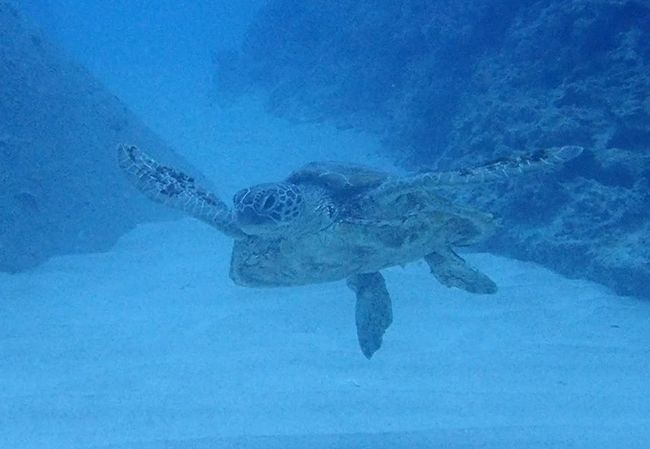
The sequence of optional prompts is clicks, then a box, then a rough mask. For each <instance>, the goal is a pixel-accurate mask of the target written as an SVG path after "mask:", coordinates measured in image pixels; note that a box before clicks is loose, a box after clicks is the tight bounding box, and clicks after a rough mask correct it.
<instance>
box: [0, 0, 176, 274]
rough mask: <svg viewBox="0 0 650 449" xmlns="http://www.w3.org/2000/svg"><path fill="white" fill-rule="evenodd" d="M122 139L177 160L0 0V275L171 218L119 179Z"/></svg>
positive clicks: (102, 246)
mask: <svg viewBox="0 0 650 449" xmlns="http://www.w3.org/2000/svg"><path fill="white" fill-rule="evenodd" d="M122 141H127V142H133V143H137V144H139V145H142V146H143V147H146V148H150V149H151V150H153V151H155V152H158V153H159V155H160V156H161V157H163V158H164V159H166V160H169V161H170V162H173V163H178V164H181V165H183V164H184V163H183V161H181V160H179V158H178V157H177V156H175V155H174V154H173V153H172V152H171V150H169V148H167V147H166V146H165V145H164V144H163V143H162V142H161V141H160V139H158V138H157V137H156V136H155V135H154V134H153V133H152V132H151V131H149V130H148V129H146V127H145V126H144V125H143V124H141V123H140V122H139V121H138V120H137V119H136V118H135V117H134V116H133V115H132V114H131V113H129V111H127V109H126V107H125V106H124V105H123V104H122V103H121V102H120V101H119V100H118V99H117V98H115V97H114V96H112V95H111V94H110V93H108V92H107V91H106V90H104V88H103V87H102V86H101V85H100V84H99V83H98V82H97V81H96V80H95V79H93V77H92V76H90V75H89V74H88V73H87V72H86V71H85V70H83V69H82V68H80V67H78V66H76V65H75V64H73V63H71V62H69V61H67V60H66V58H65V57H63V56H62V55H61V54H60V52H59V51H58V50H57V49H55V48H53V47H52V46H51V45H49V44H48V43H47V41H46V40H45V39H44V38H43V37H42V36H41V35H39V34H38V33H36V32H34V31H32V30H30V29H29V26H27V25H25V24H24V23H23V22H22V20H21V18H20V17H19V15H18V13H17V12H16V11H15V10H14V9H13V8H12V7H11V6H10V5H8V4H7V3H4V2H0V185H1V186H2V189H1V190H0V271H9V272H13V271H18V270H22V269H26V268H29V267H33V266H34V265H36V264H38V263H40V262H42V261H43V260H45V259H47V258H48V257H50V256H53V255H56V254H65V253H75V252H88V251H98V250H104V249H107V248H109V247H110V246H111V245H112V244H113V243H114V242H115V240H116V239H117V238H118V237H119V236H120V235H122V234H123V233H124V232H125V231H127V230H128V229H130V228H132V227H134V226H135V224H137V223H139V222H142V221H147V220H154V219H161V218H171V217H172V216H173V215H171V214H170V213H168V212H167V211H165V210H164V209H163V208H158V207H156V206H155V205H152V204H150V203H149V202H148V201H146V200H144V199H143V198H141V195H139V194H138V193H137V192H135V191H134V189H132V188H131V187H130V186H128V185H127V184H126V182H125V180H124V179H123V176H121V174H120V173H119V172H118V169H117V161H116V153H115V147H116V145H117V144H118V143H119V142H122Z"/></svg>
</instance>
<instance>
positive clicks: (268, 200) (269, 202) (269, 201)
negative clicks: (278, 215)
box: [262, 194, 276, 210]
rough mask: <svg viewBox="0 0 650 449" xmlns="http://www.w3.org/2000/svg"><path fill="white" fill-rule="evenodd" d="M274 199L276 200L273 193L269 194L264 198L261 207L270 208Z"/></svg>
mask: <svg viewBox="0 0 650 449" xmlns="http://www.w3.org/2000/svg"><path fill="white" fill-rule="evenodd" d="M275 201H276V198H275V195H274V194H271V195H269V196H268V197H267V198H266V200H264V204H262V209H264V210H269V209H271V208H272V207H273V206H274V205H275Z"/></svg>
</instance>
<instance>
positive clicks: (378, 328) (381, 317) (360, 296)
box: [347, 272, 393, 359]
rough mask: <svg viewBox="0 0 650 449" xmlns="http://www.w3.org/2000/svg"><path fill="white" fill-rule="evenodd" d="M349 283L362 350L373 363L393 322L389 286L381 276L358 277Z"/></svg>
mask: <svg viewBox="0 0 650 449" xmlns="http://www.w3.org/2000/svg"><path fill="white" fill-rule="evenodd" d="M347 282H348V287H350V288H351V289H352V290H353V291H354V292H355V293H356V295H357V304H356V313H355V317H356V322H357V337H358V339H359V346H361V352H363V355H365V356H366V358H368V359H370V358H371V357H372V355H373V354H374V353H375V351H377V350H378V349H379V348H380V347H381V342H382V338H383V336H384V332H386V329H388V327H389V326H390V324H391V323H392V322H393V306H392V304H391V300H390V296H389V295H388V290H386V282H385V281H384V277H383V276H382V275H381V273H379V272H375V273H365V274H355V275H353V276H350V277H349V278H348V281H347Z"/></svg>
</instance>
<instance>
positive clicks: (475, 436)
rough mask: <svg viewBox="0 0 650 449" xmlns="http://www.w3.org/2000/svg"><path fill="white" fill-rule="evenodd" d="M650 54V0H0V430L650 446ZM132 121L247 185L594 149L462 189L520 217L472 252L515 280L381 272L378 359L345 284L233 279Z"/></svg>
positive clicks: (189, 438) (62, 438) (146, 441)
mask: <svg viewBox="0 0 650 449" xmlns="http://www.w3.org/2000/svg"><path fill="white" fill-rule="evenodd" d="M649 66H650V5H647V4H646V3H645V2H642V1H629V0H599V1H581V0H573V1H558V0H536V1H533V0H530V1H517V2H515V1H505V0H504V1H495V0H491V1H488V0H472V1H467V2H455V1H451V0H440V1H433V2H431V1H418V0H401V1H380V2H366V1H351V0H350V1H348V0H337V1H308V2H302V1H295V0H269V1H264V0H242V1H236V2H221V1H216V2H215V1H207V0H198V1H193V2H189V1H180V2H179V1H176V2H174V1H168V0H163V1H153V0H131V1H127V0H118V1H111V2H104V1H96V0H92V1H83V2H82V1H73V0H56V1H55V0H21V1H20V2H0V182H2V183H3V185H4V189H3V190H2V192H0V211H1V214H2V215H0V447H8V448H9V447H11V448H39V449H42V448H50V447H51V448H202V447H233V448H234V447H238V448H275V447H277V448H299V447H300V448H302V447H311V448H321V447H322V448H325V447H328V448H329V447H336V448H364V447H368V448H370V447H372V448H401V447H410V448H411V447H459V448H479V447H480V448H500V449H501V448H509V447H512V448H521V447H526V448H538V447H539V448H542V447H558V448H601V447H602V448H611V447H625V448H635V447H638V448H645V447H647V446H648V444H650V431H649V430H648V429H650V399H648V398H650V381H649V380H648V377H647V367H648V366H649V364H650V349H649V348H650V346H649V345H648V339H649V338H650V303H649V302H648V298H650V290H649V287H648V286H649V285H650V263H649V258H650V249H649V248H650V245H649V244H648V243H650V212H649V211H650V208H648V204H650V75H649V74H650V67H649ZM120 142H129V143H134V144H137V145H139V146H141V147H142V148H145V149H146V150H147V151H149V152H151V153H152V154H155V155H156V157H159V158H160V159H161V160H163V161H164V162H166V163H169V164H171V165H174V166H178V167H181V168H183V169H184V170H186V171H188V172H190V173H192V174H194V175H196V176H197V179H198V180H199V181H200V182H201V183H202V184H203V185H205V186H207V187H208V188H209V189H210V190H212V191H214V192H216V193H217V194H219V196H220V197H222V198H223V199H224V200H226V201H228V200H229V198H230V197H231V196H232V194H233V193H234V192H235V191H237V190H238V189H239V188H241V187H244V186H247V185H250V184H254V183H257V182H268V181H275V180H278V179H282V178H283V177H285V176H286V175H287V174H288V173H289V172H291V171H292V170H294V169H295V168H297V167H299V166H301V165H302V164H304V163H307V162H309V161H313V160H344V161H349V162H355V163H362V164H365V165H369V166H373V167H377V168H381V169H386V170H390V171H393V172H395V173H406V172H407V171H416V170H423V169H431V168H433V169H456V168H461V167H467V166H473V165H476V164H478V163H482V162H485V161H489V160H493V159H495V158H500V157H506V156H511V155H513V154H515V155H516V154H519V153H520V152H523V151H531V150H536V149H540V148H547V147H553V146H559V145H565V144H578V145H582V146H584V147H585V152H584V153H583V154H582V155H581V156H580V157H579V158H578V159H576V160H574V161H572V162H571V163H569V164H567V166H566V167H565V168H564V169H562V170H560V171H559V172H557V173H551V174H548V173H545V174H540V175H533V176H530V177H520V178H513V179H508V180H506V181H505V182H502V183H497V184H489V185H473V186H467V187H463V188H457V189H452V190H449V191H446V192H445V195H447V196H448V197H450V198H451V199H453V200H454V201H457V202H459V203H462V204H467V205H469V206H472V207H476V208H479V209H481V210H485V211H489V212H491V213H493V214H494V215H495V216H496V217H498V220H499V228H498V231H497V233H496V234H495V236H494V237H493V238H491V239H490V240H489V241H487V242H485V243H484V244H481V245H480V246H477V247H474V248H471V249H472V251H471V252H468V253H463V256H464V257H466V258H467V259H468V260H469V261H470V262H471V263H472V264H473V265H475V266H477V268H479V269H480V270H481V271H484V272H486V273H487V274H488V275H489V276H490V277H492V278H493V279H494V280H495V281H496V283H497V284H498V285H499V292H498V293H497V294H496V295H489V296H488V295H478V296H477V295H472V294H469V293H467V292H464V291H461V290H457V289H449V288H446V287H444V286H442V285H440V284H439V283H437V282H436V281H435V279H434V278H433V277H432V276H431V275H430V273H429V272H428V269H427V267H426V266H425V265H424V264H423V263H422V262H418V263H413V264H409V265H408V266H406V267H394V268H391V269H388V270H386V272H385V273H384V274H385V276H386V280H387V285H388V288H389V291H390V292H391V295H392V297H393V302H394V308H395V310H394V317H395V319H394V323H393V325H392V327H391V328H390V329H389V331H388V332H387V334H386V336H385V338H384V345H383V347H382V349H381V350H380V351H379V352H378V353H377V354H376V355H375V357H374V358H373V359H372V360H371V361H367V360H366V359H365V358H363V356H362V355H361V354H360V353H359V351H358V347H357V342H356V335H355V330H354V302H353V297H352V295H351V293H350V291H349V290H348V289H347V288H346V286H345V285H344V282H338V283H330V284H323V285H311V286H305V287H296V288H281V289H247V288H242V287H238V286H235V285H234V284H233V283H232V281H231V280H230V279H229V277H228V270H229V261H230V250H231V245H232V242H231V240H230V239H228V238H226V237H225V236H223V235H221V234H219V233H217V232H214V229H212V228H210V227H207V226H205V225H203V224H201V223H199V222H198V221H196V220H194V219H191V218H188V217H182V216H181V215H180V214H177V213H175V212H172V211H169V210H167V209H165V208H163V207H161V206H158V205H155V204H151V203H149V202H148V201H146V200H145V199H143V198H141V195H140V194H139V193H138V192H137V191H136V190H135V189H133V188H132V186H130V185H128V184H127V183H126V182H125V180H124V179H123V176H122V175H121V173H120V172H119V170H118V168H117V162H116V159H115V146H116V145H117V144H118V143H120ZM538 264H540V265H538Z"/></svg>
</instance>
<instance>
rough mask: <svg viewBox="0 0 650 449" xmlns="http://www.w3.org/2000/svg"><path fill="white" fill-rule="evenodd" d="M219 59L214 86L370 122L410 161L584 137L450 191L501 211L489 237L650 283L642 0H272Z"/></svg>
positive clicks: (276, 106) (573, 270)
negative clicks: (498, 179)
mask: <svg viewBox="0 0 650 449" xmlns="http://www.w3.org/2000/svg"><path fill="white" fill-rule="evenodd" d="M218 60H219V61H220V64H219V66H218V67H217V72H218V76H217V79H218V82H219V85H218V89H219V90H220V92H221V93H222V96H223V97H226V96H230V97H232V96H233V95H237V94H241V93H242V92H244V91H246V90H247V89H256V90H261V91H262V92H264V93H265V94H266V96H267V99H268V106H269V109H270V110H271V111H273V112H275V113H277V114H280V115H283V116H286V117H291V118H294V119H298V120H319V121H320V120H329V121H332V122H334V123H337V124H339V125H340V126H345V127H356V128H359V129H363V130H370V131H374V132H376V133H379V134H381V135H382V137H383V138H384V142H385V143H386V146H387V148H388V149H389V150H391V151H392V152H393V153H394V154H395V156H396V158H397V159H398V160H400V161H404V162H405V163H406V164H407V165H410V166H411V167H412V168H416V167H423V166H429V167H440V168H449V167H460V166H466V165H472V164H475V163H476V161H477V160H490V159H494V158H498V157H501V156H504V155H506V154H509V153H512V152H514V151H519V150H531V149H536V148H545V147H549V146H554V145H564V144H578V145H583V146H585V147H586V148H587V150H588V151H587V152H585V154H584V155H583V156H581V157H580V158H579V159H578V160H576V161H574V162H573V163H571V164H570V166H569V167H568V168H567V169H565V170H564V171H563V172H562V173H560V174H558V175H555V176H550V177H549V176H547V177H544V178H540V179H536V180H530V179H522V180H513V181H512V182H513V183H515V186H516V188H513V187H512V185H504V186H501V187H500V188H498V189H497V190H499V195H497V196H494V194H493V192H494V187H490V189H486V190H485V193H483V192H482V190H481V189H480V187H478V188H474V189H473V190H471V191H467V192H457V191H455V192H450V195H455V196H459V197H461V199H463V200H465V201H472V202H473V203H474V204H478V205H479V206H483V207H485V208H487V209H489V210H491V211H494V212H495V213H497V214H498V215H500V216H501V217H502V232H500V233H498V237H497V238H495V239H494V240H493V241H492V244H491V247H490V249H492V250H498V251H501V252H505V253H508V254H512V255H515V256H517V257H521V258H526V259H530V260H534V261H537V262H541V263H544V264H547V265H549V266H551V267H554V268H556V269H557V270H559V271H561V272H563V273H565V274H568V275H572V276H587V277H590V278H593V279H595V280H597V281H601V282H603V283H605V284H608V285H610V286H612V287H614V288H616V289H617V290H618V291H621V292H624V293H631V294H639V295H645V296H650V287H648V286H649V285H650V265H649V263H648V261H649V260H650V251H649V250H648V245H647V241H648V238H649V232H650V212H648V209H650V208H648V207H647V205H648V204H650V198H649V197H648V190H649V189H648V183H649V180H650V160H649V155H650V95H649V92H650V75H648V74H650V5H649V4H648V3H647V2H642V1H638V0H598V1H589V0H568V1H565V0H537V1H533V0H531V1H498V2H495V1H492V0H472V1H468V2H456V1H451V0H442V1H436V2H426V1H421V0H401V1H393V2H369V1H352V0H341V1H337V2H327V1H324V0H322V1H315V2H296V1H292V0H271V1H270V2H269V5H268V6H267V7H266V9H264V10H263V11H262V13H261V14H260V16H259V17H258V19H257V20H256V22H255V23H254V25H253V26H252V27H251V29H250V30H249V33H248V37H247V40H246V44H245V45H244V46H243V48H242V49H241V50H240V51H239V52H234V53H230V54H229V55H228V57H225V56H224V57H222V58H220V59H218ZM229 80H230V81H229ZM234 80H236V82H233V81H234ZM644 205H646V206H644Z"/></svg>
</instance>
